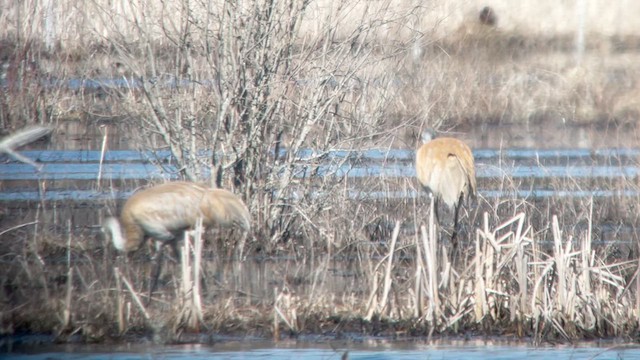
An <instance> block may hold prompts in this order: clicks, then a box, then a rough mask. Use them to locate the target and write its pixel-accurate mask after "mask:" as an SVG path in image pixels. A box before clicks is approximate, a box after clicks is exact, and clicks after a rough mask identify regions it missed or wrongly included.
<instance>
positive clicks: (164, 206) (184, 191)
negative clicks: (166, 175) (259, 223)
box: [104, 181, 251, 294]
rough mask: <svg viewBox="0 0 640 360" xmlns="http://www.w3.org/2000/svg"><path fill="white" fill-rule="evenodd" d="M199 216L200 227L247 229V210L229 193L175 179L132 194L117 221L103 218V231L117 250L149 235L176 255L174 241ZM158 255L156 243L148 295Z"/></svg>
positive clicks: (132, 247)
mask: <svg viewBox="0 0 640 360" xmlns="http://www.w3.org/2000/svg"><path fill="white" fill-rule="evenodd" d="M200 217H202V219H203V225H204V226H208V225H220V226H226V227H229V226H238V227H240V228H241V229H242V230H244V231H246V232H249V231H250V229H251V216H250V214H249V210H248V209H247V207H246V205H245V204H244V203H243V202H242V200H240V198H238V197H237V196H236V195H234V194H233V193H231V192H229V191H227V190H224V189H210V188H207V187H205V186H202V185H199V184H195V183H190V182H184V181H175V182H168V183H164V184H160V185H156V186H153V187H150V188H147V189H144V190H142V191H139V192H136V193H135V194H133V195H132V196H131V197H130V198H129V199H128V200H127V201H126V202H125V204H124V207H123V208H122V211H121V213H120V220H118V219H116V218H113V217H111V218H108V219H106V221H105V224H104V230H105V232H106V233H109V234H110V235H111V239H112V241H113V245H114V246H115V248H116V249H118V250H120V251H124V252H131V251H134V250H136V249H138V248H140V247H141V245H142V243H143V241H144V240H145V238H153V239H155V240H156V241H158V242H159V243H160V245H164V244H169V245H171V246H172V247H173V249H174V252H176V255H177V253H178V250H177V249H178V247H177V242H178V241H179V240H180V239H181V238H182V235H183V234H184V232H185V231H186V230H188V229H192V228H193V227H194V226H195V224H196V221H197V220H198V219H199V218H200ZM123 230H124V231H123ZM162 254H163V246H160V247H159V249H158V254H157V255H156V256H157V258H158V259H156V261H157V262H158V264H157V265H156V270H155V274H154V279H153V285H152V286H151V288H150V294H151V293H152V292H153V290H154V288H155V284H156V281H157V278H158V276H159V275H160V266H161V261H162Z"/></svg>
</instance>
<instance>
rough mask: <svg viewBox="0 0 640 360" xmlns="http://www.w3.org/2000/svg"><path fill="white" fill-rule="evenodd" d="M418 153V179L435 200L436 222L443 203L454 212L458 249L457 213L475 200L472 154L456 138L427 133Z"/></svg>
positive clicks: (454, 243) (423, 136)
mask: <svg viewBox="0 0 640 360" xmlns="http://www.w3.org/2000/svg"><path fill="white" fill-rule="evenodd" d="M422 141H423V144H422V145H421V146H420V148H419V149H418V152H417V153H416V176H417V177H418V181H419V182H420V184H421V185H422V187H423V188H424V189H425V190H426V191H427V192H428V193H430V194H431V196H433V197H434V201H435V206H434V209H435V210H436V219H438V213H437V212H438V211H437V210H438V203H439V202H440V201H441V200H442V201H444V203H445V205H447V207H449V209H451V208H453V209H454V215H453V231H452V233H451V243H452V244H453V245H454V247H455V246H456V245H457V242H456V233H457V227H458V212H459V210H460V206H461V205H462V202H463V201H465V200H466V199H468V198H469V197H475V196H476V172H475V168H474V163H473V154H472V153H471V149H470V148H469V146H467V144H465V143H463V142H462V141H460V140H458V139H454V138H446V137H443V138H437V139H433V140H432V134H431V133H430V132H429V131H426V132H424V133H423V135H422ZM438 222H439V219H438Z"/></svg>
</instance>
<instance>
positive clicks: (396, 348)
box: [0, 342, 640, 360]
mask: <svg viewBox="0 0 640 360" xmlns="http://www.w3.org/2000/svg"><path fill="white" fill-rule="evenodd" d="M337 345H338V346H336V344H333V345H332V344H330V343H325V344H322V343H302V344H300V343H294V344H273V343H271V344H269V343H266V344H254V343H251V342H250V343H244V344H243V343H232V344H220V345H213V346H209V345H188V346H139V345H134V346H130V347H128V346H126V345H125V346H118V347H115V348H114V347H112V348H108V347H106V346H90V345H86V346H77V345H75V346H73V345H72V346H69V345H67V346H60V347H59V348H57V349H55V348H50V349H47V348H42V349H40V350H39V349H37V348H35V349H31V350H30V351H24V352H21V351H18V352H11V353H6V352H5V353H4V354H0V356H3V355H8V356H10V357H11V358H12V359H34V360H35V359H47V360H53V359H116V360H125V359H126V360H129V359H243V360H248V359H323V360H324V359H345V358H348V359H370V360H383V359H384V360H386V359H393V360H402V359H488V358H490V359H523V358H527V359H550V358H553V359H556V360H564V359H587V358H588V359H640V348H639V347H638V346H637V345H611V346H609V347H605V346H602V345H598V344H582V345H578V346H572V345H566V346H542V347H532V346H530V345H525V344H519V345H518V344H517V345H513V344H506V345H503V344H486V343H485V344H477V343H476V344H474V343H471V344H443V345H426V344H418V343H402V342H398V343H394V342H385V343H383V344H372V345H366V344H349V345H347V344H337Z"/></svg>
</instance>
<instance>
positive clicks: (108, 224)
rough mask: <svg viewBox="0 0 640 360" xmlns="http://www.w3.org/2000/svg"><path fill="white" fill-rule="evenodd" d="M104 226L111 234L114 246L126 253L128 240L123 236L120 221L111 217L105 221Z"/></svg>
mask: <svg viewBox="0 0 640 360" xmlns="http://www.w3.org/2000/svg"><path fill="white" fill-rule="evenodd" d="M104 226H105V228H106V229H107V231H108V232H110V233H111V241H113V246H114V247H115V248H116V249H118V250H120V251H124V250H125V249H126V243H127V239H126V238H125V237H124V235H122V228H121V227H120V221H118V219H116V218H113V217H110V218H108V219H107V220H106V221H105V223H104Z"/></svg>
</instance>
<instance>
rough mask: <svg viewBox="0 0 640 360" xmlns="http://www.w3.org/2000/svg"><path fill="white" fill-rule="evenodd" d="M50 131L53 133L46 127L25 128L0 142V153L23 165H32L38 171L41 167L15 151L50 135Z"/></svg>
mask: <svg viewBox="0 0 640 360" xmlns="http://www.w3.org/2000/svg"><path fill="white" fill-rule="evenodd" d="M51 131H53V129H51V128H50V127H46V126H32V127H26V128H24V129H22V130H20V131H18V132H16V133H13V134H11V135H9V136H7V137H5V138H4V139H2V141H0V153H6V154H7V155H10V156H12V157H13V158H14V159H16V160H18V161H21V162H23V163H25V164H29V165H32V166H33V167H35V168H36V169H38V170H40V169H41V165H39V164H37V163H35V162H34V161H33V160H31V159H29V158H28V157H25V156H23V155H21V154H20V153H18V152H16V151H15V149H16V148H18V147H20V146H24V145H26V144H28V143H31V142H34V141H36V140H38V139H39V138H41V137H43V136H47V135H49V134H50V133H51Z"/></svg>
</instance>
